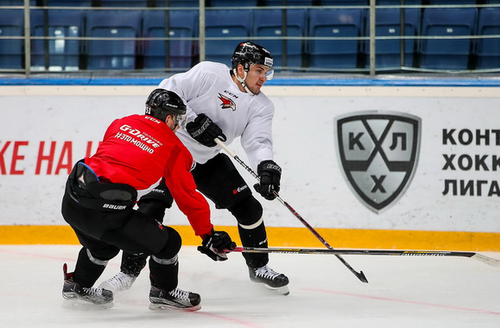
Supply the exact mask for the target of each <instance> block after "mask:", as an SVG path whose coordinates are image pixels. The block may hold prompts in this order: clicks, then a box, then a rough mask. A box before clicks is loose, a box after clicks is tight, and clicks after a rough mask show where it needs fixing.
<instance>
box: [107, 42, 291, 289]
mask: <svg viewBox="0 0 500 328" xmlns="http://www.w3.org/2000/svg"><path fill="white" fill-rule="evenodd" d="M272 74H273V59H272V57H271V54H270V53H269V51H268V50H266V49H265V48H263V47H262V46H260V45H258V44H255V43H253V42H242V43H240V44H238V45H237V47H236V49H235V51H234V53H233V56H232V68H231V69H230V68H229V67H227V66H226V65H224V64H221V63H214V62H209V61H206V62H201V63H199V64H197V65H196V66H194V67H193V68H191V69H190V70H189V71H187V72H185V73H179V74H175V75H173V76H172V77H170V78H167V79H165V80H163V81H162V82H161V83H160V85H159V87H160V88H164V89H167V90H173V91H175V92H176V93H177V94H178V95H179V96H180V97H181V98H182V99H183V100H184V101H185V102H186V104H187V107H188V108H187V113H186V115H185V119H184V120H183V123H182V124H181V125H182V126H183V128H181V129H179V132H178V133H177V136H178V137H179V139H180V140H181V141H182V143H183V144H184V145H185V146H186V147H187V148H188V149H189V151H190V152H191V154H193V157H194V160H195V162H196V166H195V168H194V169H193V170H192V174H193V177H194V180H195V182H196V185H197V186H198V190H199V191H200V192H201V193H203V194H204V195H205V196H207V197H208V198H210V199H211V200H212V201H213V202H214V203H215V205H216V207H217V208H218V209H227V210H228V211H229V212H231V214H232V215H233V216H234V217H235V218H236V220H237V222H238V231H239V234H240V237H241V241H242V244H243V246H247V247H267V245H268V240H267V233H266V228H265V225H264V218H263V208H262V205H261V204H260V203H259V201H257V199H256V198H255V197H254V196H253V194H252V191H251V188H250V187H249V186H248V185H247V184H246V182H245V181H244V179H243V178H242V176H241V175H240V174H239V173H238V171H237V169H236V168H235V166H234V164H233V163H232V161H231V160H230V158H229V157H228V156H226V155H225V154H223V153H222V152H221V148H220V147H219V146H218V145H216V143H215V141H214V138H219V139H221V140H222V141H224V142H227V143H228V144H229V143H231V142H233V141H234V140H235V139H237V138H238V137H239V138H240V141H241V145H242V147H243V149H244V150H245V153H246V155H247V157H248V160H249V161H250V166H251V167H252V169H253V170H255V171H256V172H257V173H258V174H259V176H260V184H258V185H256V186H255V190H256V191H257V192H258V193H260V194H261V195H262V197H264V198H265V199H267V200H273V199H275V194H274V191H276V192H279V189H280V179H281V168H280V166H279V165H278V164H276V163H275V162H274V160H273V141H272V119H273V115H274V105H273V103H272V102H271V100H270V99H269V98H267V97H266V96H265V95H264V93H263V92H261V88H262V86H263V85H264V83H265V82H266V81H267V80H268V79H270V78H272ZM243 256H244V257H245V260H246V264H247V266H248V269H249V275H250V279H251V280H252V281H254V282H258V283H263V284H264V285H265V286H267V287H269V288H271V289H273V290H275V291H277V292H278V293H280V294H284V295H287V294H288V293H289V290H288V278H287V277H286V276H285V275H284V274H282V273H278V272H276V271H274V270H273V269H272V268H271V267H269V266H268V262H269V257H268V255H267V254H250V253H246V254H243ZM126 257H127V256H126ZM124 262H126V263H128V265H124V264H122V268H121V272H120V273H118V274H117V276H115V277H113V278H111V279H110V280H108V282H109V283H113V286H114V288H115V289H116V290H124V289H127V288H128V287H130V284H131V282H133V279H134V277H135V276H137V275H138V274H139V272H140V270H141V265H138V266H135V269H134V261H133V260H132V259H130V260H125V261H124ZM135 263H137V261H135ZM125 268H129V269H130V268H132V270H129V272H125V271H126V270H124V269H125ZM118 278H120V279H118ZM124 282H126V283H124Z"/></svg>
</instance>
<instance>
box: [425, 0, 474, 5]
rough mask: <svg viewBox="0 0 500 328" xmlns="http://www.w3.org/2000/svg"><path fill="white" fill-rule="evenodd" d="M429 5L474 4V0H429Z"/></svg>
mask: <svg viewBox="0 0 500 328" xmlns="http://www.w3.org/2000/svg"><path fill="white" fill-rule="evenodd" d="M429 4H430V5H475V4H477V1H476V0H429Z"/></svg>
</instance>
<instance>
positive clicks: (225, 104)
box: [219, 93, 236, 112]
mask: <svg viewBox="0 0 500 328" xmlns="http://www.w3.org/2000/svg"><path fill="white" fill-rule="evenodd" d="M219 99H220V101H221V104H220V106H221V108H222V109H230V110H232V111H233V112H234V111H235V110H236V104H235V102H234V101H233V100H232V99H230V98H228V97H227V96H224V95H223V94H221V93H219Z"/></svg>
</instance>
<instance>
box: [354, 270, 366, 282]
mask: <svg viewBox="0 0 500 328" xmlns="http://www.w3.org/2000/svg"><path fill="white" fill-rule="evenodd" d="M356 277H358V279H359V280H361V282H364V283H368V279H366V276H365V274H364V273H363V271H359V272H358V273H357V274H356Z"/></svg>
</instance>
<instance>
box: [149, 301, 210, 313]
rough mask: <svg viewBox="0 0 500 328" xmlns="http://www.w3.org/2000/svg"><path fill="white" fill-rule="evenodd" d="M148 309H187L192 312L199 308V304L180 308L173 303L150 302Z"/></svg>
mask: <svg viewBox="0 0 500 328" xmlns="http://www.w3.org/2000/svg"><path fill="white" fill-rule="evenodd" d="M149 309H150V310H152V311H168V310H175V311H179V310H181V311H189V312H194V311H198V310H199V309H201V304H198V305H195V306H192V307H188V308H181V307H177V306H173V305H167V304H157V303H150V304H149Z"/></svg>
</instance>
